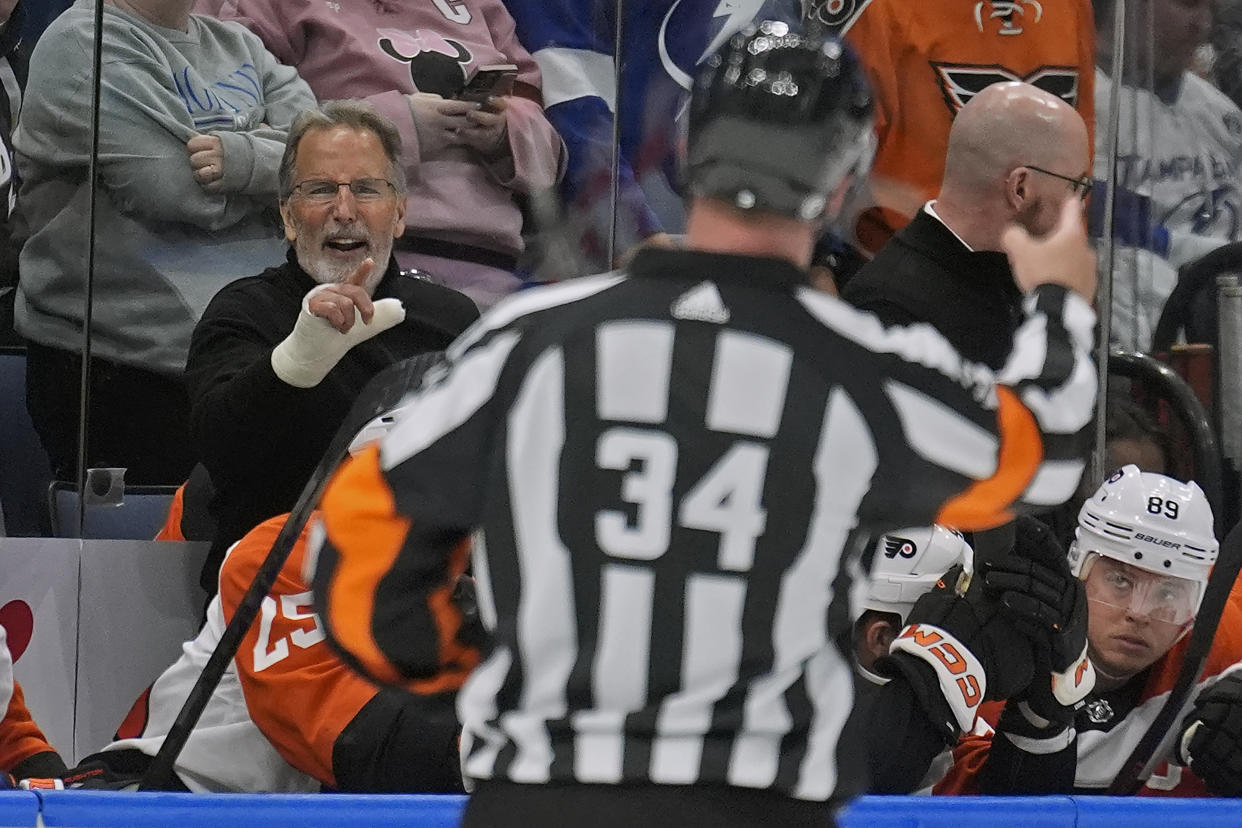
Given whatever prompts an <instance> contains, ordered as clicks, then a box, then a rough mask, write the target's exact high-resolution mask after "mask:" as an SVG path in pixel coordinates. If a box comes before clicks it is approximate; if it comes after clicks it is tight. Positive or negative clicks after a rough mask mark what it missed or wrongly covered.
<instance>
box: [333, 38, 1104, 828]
mask: <svg viewBox="0 0 1242 828" xmlns="http://www.w3.org/2000/svg"><path fill="white" fill-rule="evenodd" d="M869 110H870V99H869V96H868V94H867V92H866V89H865V83H864V81H863V79H862V75H861V71H860V69H859V68H858V66H857V62H856V60H855V58H854V57H853V55H852V54H851V53H850V52H849V51H848V50H847V49H846V48H844V47H843V46H842V45H841V44H840V43H839V42H837V41H834V40H824V39H822V38H820V37H818V36H807V35H802V34H800V33H798V32H796V31H792V30H790V29H789V27H787V26H786V25H785V24H783V23H772V22H765V23H762V24H760V25H759V26H757V27H755V28H752V29H748V30H745V31H744V32H743V33H739V34H738V35H736V36H735V37H734V38H732V39H731V40H730V41H729V42H728V43H727V44H726V45H725V47H724V48H723V49H722V50H721V51H720V52H719V53H718V54H716V55H714V56H713V57H712V58H710V59H709V60H708V61H707V62H706V63H705V64H704V67H703V69H702V71H701V72H700V74H699V75H698V77H697V79H696V83H695V87H694V92H693V97H692V101H691V110H690V120H689V134H688V147H687V150H688V158H687V163H688V165H689V169H688V173H687V180H688V181H689V199H690V201H689V204H690V207H689V221H688V225H687V235H686V244H687V247H686V249H683V250H662V249H643V250H640V251H639V253H638V254H637V255H636V256H635V258H634V260H633V262H632V263H631V265H630V266H629V267H628V268H627V269H626V270H625V271H624V272H621V273H615V274H607V275H604V276H598V277H590V278H583V279H576V280H572V281H570V282H568V283H566V284H562V285H557V286H553V287H549V288H544V289H538V290H533V291H529V292H527V293H524V294H521V295H518V296H516V297H513V298H511V299H510V300H508V301H506V302H505V303H504V304H502V305H500V306H498V307H496V308H495V309H494V310H493V311H492V312H490V313H489V314H488V315H486V316H485V317H484V318H483V319H482V320H480V323H479V324H478V325H476V326H475V327H474V328H473V329H472V330H471V332H469V333H467V334H466V335H465V336H464V337H463V338H461V339H459V340H458V341H457V342H456V343H454V345H453V346H452V347H451V348H450V350H449V354H448V362H447V364H446V366H445V369H444V370H443V371H442V372H441V373H440V375H439V376H437V377H435V378H434V379H432V381H430V382H427V383H426V384H424V386H423V387H422V388H421V389H420V390H419V391H418V393H417V394H416V395H414V396H413V397H412V398H411V400H410V401H409V403H410V407H409V408H408V409H407V411H406V413H405V415H404V416H403V417H402V418H401V419H400V420H399V421H398V422H397V424H396V426H395V427H394V429H393V430H392V431H391V432H390V433H389V435H388V436H387V437H386V438H385V440H384V441H383V442H382V443H381V445H380V446H379V447H378V448H375V449H371V450H368V451H365V452H363V453H362V454H360V455H358V456H357V457H355V458H353V459H351V460H350V461H349V462H348V463H347V464H346V465H345V466H344V467H343V468H342V469H341V470H340V471H338V472H337V474H336V476H335V477H334V479H333V481H332V483H331V485H330V486H329V488H328V490H327V493H326V495H325V497H324V500H323V503H322V510H323V523H324V529H325V534H326V538H325V541H324V543H323V545H322V547H321V548H320V550H319V552H318V567H317V570H316V573H315V576H314V580H313V586H314V592H315V600H316V606H317V607H318V608H319V609H320V615H321V617H322V618H323V620H324V622H325V624H326V632H327V634H328V635H329V637H330V638H331V639H332V640H334V641H335V642H336V644H337V645H338V646H340V647H341V648H342V649H343V650H344V651H345V652H347V653H348V654H349V657H350V658H351V659H352V660H353V661H355V662H356V663H357V664H358V665H359V666H361V667H363V668H364V669H366V670H367V672H368V673H369V674H370V675H371V676H373V677H375V678H377V679H379V680H381V681H385V682H393V683H404V682H409V681H418V680H420V679H421V678H423V677H425V676H427V675H432V674H434V673H435V672H437V671H438V670H440V669H442V665H443V663H444V660H445V658H450V657H451V654H452V647H451V646H450V647H443V646H442V647H429V646H426V641H427V639H425V638H417V637H416V636H415V633H416V632H417V631H426V630H429V629H439V630H440V635H441V640H442V641H446V642H447V641H450V640H451V637H452V630H453V628H454V627H453V622H454V619H453V618H452V616H446V615H444V614H443V613H442V612H441V608H443V607H444V606H445V601H446V598H447V595H448V593H449V591H450V590H451V588H452V584H453V580H454V578H455V577H456V575H457V573H459V572H460V571H461V570H462V569H463V568H464V567H465V565H466V561H465V557H464V551H463V550H462V548H461V546H460V544H461V541H462V539H463V538H465V537H467V536H468V535H469V533H470V532H471V531H472V530H474V529H476V528H481V529H482V534H483V535H484V538H485V541H486V543H485V544H484V545H482V546H480V547H476V548H477V549H478V551H477V553H476V554H475V556H474V570H473V574H474V576H475V578H476V579H477V581H478V584H479V611H480V617H481V618H482V619H483V621H484V623H485V625H486V626H487V627H488V628H489V632H490V633H491V646H490V649H489V652H488V656H487V658H486V659H485V660H484V661H483V663H481V664H480V666H479V667H478V668H477V669H476V670H475V671H474V673H473V674H472V675H471V677H470V679H469V681H468V682H467V685H466V687H465V688H464V689H463V693H462V696H461V698H460V700H459V705H458V707H459V710H460V712H461V714H462V716H463V725H464V729H463V737H462V753H463V766H464V769H465V773H466V775H467V777H468V778H469V779H470V780H472V781H473V783H474V785H475V789H474V791H473V793H472V796H471V798H470V801H469V803H468V805H467V806H466V812H465V815H464V823H463V824H464V825H465V826H467V828H470V827H471V826H482V825H487V826H494V827H496V828H500V827H503V826H508V825H537V824H558V825H585V824H590V825H593V826H611V825H640V824H641V825H651V826H662V825H678V826H706V825H712V826H719V825H784V826H803V825H816V826H823V825H824V824H825V823H830V822H831V819H832V814H833V813H834V812H835V810H836V809H837V807H838V806H839V805H840V804H841V803H842V802H843V801H844V800H845V799H846V798H847V797H849V796H851V795H853V794H854V793H855V792H856V791H857V790H858V787H859V784H860V781H859V779H858V778H857V775H858V774H859V773H860V771H861V770H862V768H861V767H859V766H860V765H861V764H862V763H861V762H859V761H857V759H858V758H859V757H860V756H861V753H860V751H859V749H858V747H857V745H856V744H853V743H852V742H851V741H850V740H848V739H845V740H843V737H842V729H843V727H844V725H845V721H846V719H847V717H848V715H849V711H850V707H851V696H852V692H851V685H852V670H851V668H850V666H849V664H848V661H847V658H846V656H845V654H844V653H843V652H842V651H841V650H839V649H838V648H837V646H836V642H837V640H838V639H839V638H840V637H845V638H846V639H847V640H848V633H849V629H850V625H851V622H850V617H849V600H848V596H849V592H850V586H851V583H852V582H853V580H854V578H855V577H856V576H861V575H862V574H863V573H862V572H861V559H862V558H863V557H864V553H865V552H866V550H867V545H868V538H869V537H873V536H874V534H876V533H877V530H878V531H884V530H887V529H891V528H894V527H899V526H912V525H920V524H922V525H928V524H931V523H933V522H936V521H937V519H939V520H940V521H942V522H948V523H952V524H956V525H960V526H963V527H981V526H986V525H995V524H996V523H1000V522H1003V521H1004V520H1005V519H1006V517H1007V515H1008V511H1009V509H1010V508H1011V507H1012V506H1013V505H1014V504H1015V502H1019V507H1021V508H1027V507H1029V505H1030V504H1036V503H1054V502H1059V501H1060V500H1062V499H1064V498H1065V497H1067V496H1068V495H1069V494H1070V493H1071V492H1072V491H1073V489H1074V487H1075V485H1076V484H1077V480H1078V476H1079V474H1080V472H1081V460H1079V459H1077V458H1078V457H1079V456H1080V455H1079V452H1080V450H1081V448H1082V446H1081V445H1080V441H1079V439H1078V437H1077V435H1079V434H1080V432H1081V430H1082V429H1083V427H1084V426H1085V425H1086V424H1087V423H1088V422H1089V419H1090V416H1091V411H1092V407H1093V401H1094V396H1095V395H1094V370H1093V369H1092V368H1091V366H1090V358H1089V356H1088V353H1087V349H1088V348H1089V347H1090V344H1091V326H1092V324H1093V321H1094V316H1093V314H1092V312H1091V310H1090V308H1089V307H1088V305H1087V302H1086V300H1085V299H1084V298H1083V297H1084V295H1090V294H1091V292H1092V290H1093V287H1094V268H1093V265H1092V257H1091V254H1090V252H1089V250H1088V248H1087V246H1086V241H1085V234H1084V232H1083V230H1082V227H1081V222H1080V218H1079V216H1080V210H1079V207H1078V205H1077V203H1073V204H1071V203H1068V202H1067V204H1066V207H1065V209H1064V211H1063V215H1062V221H1061V222H1060V224H1059V225H1058V230H1057V232H1056V233H1054V234H1053V235H1052V237H1051V238H1050V239H1048V240H1047V241H1044V242H1033V241H1031V240H1030V238H1029V237H1028V236H1027V235H1026V234H1025V233H1024V232H1023V231H1021V230H1018V229H1015V230H1014V231H1013V232H1012V234H1011V236H1010V241H1011V247H1010V249H1011V252H1012V254H1013V256H1014V263H1015V273H1016V274H1017V278H1018V280H1019V282H1020V284H1021V285H1022V286H1023V289H1024V290H1026V291H1029V292H1030V293H1031V296H1030V297H1028V301H1027V303H1026V309H1027V313H1028V314H1029V316H1030V318H1029V321H1028V323H1027V324H1026V325H1025V326H1024V327H1023V329H1022V330H1021V331H1020V332H1019V336H1018V343H1019V344H1018V346H1017V347H1016V348H1015V350H1014V357H1013V360H1012V361H1011V362H1010V363H1009V364H1008V365H1007V366H1006V368H1005V369H1004V371H1003V372H1002V373H1001V374H1000V375H999V376H995V375H993V374H992V373H991V372H989V371H988V370H987V369H986V368H981V367H978V366H974V365H967V364H965V363H963V362H962V361H961V360H960V358H959V357H957V356H956V354H955V353H954V352H953V351H952V349H951V348H950V347H949V345H948V344H947V343H946V342H944V340H943V339H941V338H940V337H939V336H938V335H937V334H935V332H934V331H932V330H930V329H928V328H926V327H922V328H914V329H900V328H890V329H885V328H883V326H881V325H880V324H879V323H878V322H877V321H876V320H875V319H874V318H873V317H870V316H867V315H865V314H862V313H859V312H857V311H854V310H853V309H851V308H849V307H848V306H846V305H844V304H843V303H841V302H840V300H838V299H836V298H834V297H831V296H827V295H825V294H823V293H820V292H818V291H814V290H813V289H811V288H810V287H808V286H806V284H805V280H806V270H805V268H806V266H807V264H808V262H809V261H810V254H811V249H812V246H813V244H814V240H815V236H816V233H817V230H818V227H819V224H820V220H821V218H822V217H823V216H824V214H825V211H826V210H827V211H828V212H829V213H831V208H832V207H835V205H834V201H836V200H837V199H838V198H839V197H840V195H841V194H842V193H843V191H844V189H845V188H847V187H848V186H849V184H850V183H851V181H852V180H853V178H854V177H855V176H856V175H858V174H861V173H863V172H864V171H865V168H866V161H867V158H868V156H869V150H870V144H871V123H870V119H869V117H868V115H869ZM1054 274H1055V275H1054ZM1054 281H1055V282H1057V284H1053V283H1052V282H1054ZM864 533H865V534H864ZM957 600H959V598H958V596H954V595H951V596H948V599H947V600H946V601H944V602H943V603H941V604H940V605H938V606H935V607H932V608H931V609H932V610H934V611H933V612H928V613H927V614H926V615H925V616H924V617H923V618H922V619H921V620H922V621H924V622H926V623H930V624H936V625H937V626H939V627H940V629H941V630H942V633H943V636H948V637H949V638H951V639H953V640H952V641H950V640H949V638H943V637H942V639H941V641H942V642H943V643H944V644H945V645H950V646H954V647H955V648H958V649H957V652H958V654H959V655H961V656H962V657H963V658H965V654H966V653H970V654H971V656H970V660H969V661H968V664H969V669H970V670H971V675H970V678H971V680H972V681H973V682H975V685H974V686H975V687H977V689H978V691H979V695H980V696H981V695H982V694H983V692H985V689H984V684H985V683H987V682H991V681H993V679H994V678H995V680H996V682H997V683H998V684H999V685H1000V686H1001V687H1002V688H1013V687H1015V686H1016V687H1022V686H1024V683H1023V682H1022V681H1021V680H1019V681H1017V682H1016V683H1015V682H1014V681H1013V680H1012V677H1011V676H1010V675H1007V674H1005V671H1004V670H1001V669H998V668H1000V667H1002V666H1003V662H1004V661H1005V660H1006V659H1008V658H1011V657H1019V656H1020V653H1019V652H1018V651H1019V650H1020V649H1021V648H1020V647H1015V646H1013V645H1014V642H1012V641H1011V640H1009V639H1005V640H999V639H996V638H994V637H993V636H992V633H993V631H994V629H993V625H992V624H991V623H989V622H990V621H991V618H990V617H989V618H985V619H982V621H981V623H973V622H975V621H978V620H979V619H977V618H972V619H970V620H971V621H972V623H970V624H962V625H957V624H955V619H956V618H957V617H958V615H957V614H956V613H955V610H957V609H958V605H957V603H956V601H957ZM924 632H929V631H926V630H925V631H924ZM914 637H915V638H916V639H917V640H915V641H912V642H911V649H912V652H909V653H906V654H905V655H908V656H909V658H910V659H911V660H912V661H913V662H914V664H913V665H912V666H911V670H910V672H909V676H911V677H912V678H910V679H909V681H911V682H914V681H917V682H920V684H921V685H922V691H923V692H925V693H926V694H929V695H930V694H931V693H933V692H934V693H940V692H942V691H941V690H940V689H939V688H940V686H941V685H940V683H939V682H940V679H939V676H938V674H936V673H935V667H934V666H933V665H932V664H931V662H932V661H935V660H936V657H937V654H938V653H939V654H941V655H943V653H944V652H945V650H944V648H943V647H940V648H938V647H937V645H936V644H934V643H932V642H931V641H930V635H922V636H919V635H915V636H914ZM920 642H921V643H920ZM920 648H921V650H922V651H921V652H915V651H917V650H919V649H920ZM1013 672H1014V673H1018V672H1020V671H1013ZM1027 675H1028V676H1029V668H1027ZM921 695H922V693H920V696H921ZM966 706H967V707H969V704H968V703H967V705H966ZM968 714H969V710H968V711H967V715H968ZM838 758H841V759H842V760H843V761H840V762H838Z"/></svg>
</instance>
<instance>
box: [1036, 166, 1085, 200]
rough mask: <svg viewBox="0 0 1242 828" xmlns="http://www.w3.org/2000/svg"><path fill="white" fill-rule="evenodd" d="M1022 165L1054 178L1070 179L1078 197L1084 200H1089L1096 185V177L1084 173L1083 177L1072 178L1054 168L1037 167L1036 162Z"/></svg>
mask: <svg viewBox="0 0 1242 828" xmlns="http://www.w3.org/2000/svg"><path fill="white" fill-rule="evenodd" d="M1022 166H1024V167H1026V168H1027V169H1028V170H1034V171H1035V172H1037V173H1043V174H1044V175H1050V176H1052V177H1053V178H1059V179H1061V180H1062V181H1068V182H1069V183H1070V184H1071V185H1072V186H1073V189H1074V192H1075V193H1077V194H1078V197H1079V198H1081V199H1082V200H1083V201H1086V200H1087V196H1089V195H1091V188H1092V187H1094V186H1095V179H1094V178H1092V177H1091V176H1089V175H1084V176H1083V177H1082V178H1071V177H1070V176H1068V175H1061V174H1060V173H1054V172H1053V171H1052V170H1045V169H1044V168H1043V167H1036V166H1035V165H1034V164H1023V165H1022Z"/></svg>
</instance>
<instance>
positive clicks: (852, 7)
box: [802, 0, 871, 36]
mask: <svg viewBox="0 0 1242 828" xmlns="http://www.w3.org/2000/svg"><path fill="white" fill-rule="evenodd" d="M870 4H871V0H802V16H803V17H804V18H805V19H807V20H813V21H815V22H817V23H819V24H820V25H821V26H827V27H828V29H830V30H831V31H832V32H834V33H835V34H837V35H838V36H840V35H843V34H845V33H846V32H847V31H848V30H849V28H850V26H852V25H854V21H855V20H857V19H858V17H859V15H861V14H862V13H863V10H864V9H865V8H867V6H868V5H870Z"/></svg>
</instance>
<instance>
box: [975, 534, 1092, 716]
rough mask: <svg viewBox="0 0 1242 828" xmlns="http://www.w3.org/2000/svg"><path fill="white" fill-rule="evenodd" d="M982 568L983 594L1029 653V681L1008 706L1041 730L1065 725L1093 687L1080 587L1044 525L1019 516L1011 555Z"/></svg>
mask: <svg viewBox="0 0 1242 828" xmlns="http://www.w3.org/2000/svg"><path fill="white" fill-rule="evenodd" d="M983 569H984V572H983V578H984V584H985V588H984V590H985V592H986V593H987V594H988V595H990V596H992V597H994V598H995V599H996V600H998V601H1000V603H1001V605H1002V606H1004V608H1005V611H1006V612H1007V613H1008V614H1009V616H1010V617H1011V618H1012V620H1013V623H1014V624H1015V625H1016V626H1017V628H1018V629H1019V630H1021V631H1022V632H1023V633H1024V634H1025V635H1026V636H1027V637H1028V638H1029V639H1030V640H1031V643H1032V644H1033V645H1034V648H1035V653H1036V661H1037V665H1038V668H1037V670H1036V672H1035V678H1034V680H1033V681H1032V682H1031V685H1030V687H1029V688H1028V690H1027V691H1026V692H1025V693H1022V694H1020V695H1018V696H1016V697H1014V698H1013V699H1011V701H1013V702H1018V703H1021V707H1022V712H1023V714H1024V715H1025V716H1026V718H1027V720H1028V721H1029V722H1030V723H1031V724H1032V725H1034V726H1035V727H1036V728H1037V729H1039V730H1041V731H1042V730H1044V729H1046V728H1048V727H1049V725H1050V724H1052V723H1060V725H1061V727H1064V726H1067V725H1069V724H1071V723H1072V722H1073V719H1074V710H1075V709H1076V707H1077V706H1078V704H1079V703H1080V702H1081V701H1082V700H1083V699H1084V698H1085V697H1086V696H1087V694H1088V693H1090V692H1091V690H1092V688H1094V687H1095V670H1094V668H1093V667H1092V666H1091V662H1090V661H1088V660H1087V592H1086V588H1085V587H1084V586H1083V583H1082V581H1080V580H1078V579H1077V578H1075V577H1074V575H1073V574H1072V573H1071V572H1070V568H1069V562H1068V561H1067V560H1066V557H1065V551H1064V550H1063V549H1062V548H1061V546H1060V544H1059V543H1057V540H1056V538H1054V537H1053V535H1052V532H1051V531H1050V530H1049V529H1048V528H1047V527H1046V526H1044V524H1042V523H1040V522H1039V521H1038V520H1036V519H1035V518H1032V517H1027V516H1023V517H1020V518H1018V521H1017V526H1016V534H1015V544H1014V549H1013V552H1012V553H1011V554H1009V555H1002V556H1000V557H998V558H996V559H995V560H992V561H987V562H986V563H984V564H983ZM1043 676H1050V678H1048V679H1046V678H1043ZM1057 729H1058V730H1059V729H1060V728H1059V727H1058V728H1057Z"/></svg>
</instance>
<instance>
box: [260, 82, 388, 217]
mask: <svg viewBox="0 0 1242 828" xmlns="http://www.w3.org/2000/svg"><path fill="white" fill-rule="evenodd" d="M342 126H343V127H350V128H352V129H357V130H365V131H367V132H372V133H374V134H375V137H376V138H379V142H380V145H381V146H382V147H383V148H384V155H385V156H387V157H388V180H389V181H391V182H392V184H393V186H394V187H396V188H397V194H398V195H402V196H404V195H405V188H406V183H405V167H404V166H402V164H401V133H400V132H398V131H397V126H396V125H395V124H394V123H393V122H392V121H390V120H388V118H386V117H384V116H383V115H382V114H380V111H379V110H378V109H376V108H375V106H374V105H372V104H371V103H370V102H369V101H362V100H357V99H351V100H344V101H324V102H323V103H322V104H320V105H319V108H318V109H308V110H306V111H305V112H303V113H301V114H300V115H298V116H297V117H296V118H294V119H293V126H291V127H289V137H288V138H287V139H286V140H285V154H284V156H282V157H281V159H280V182H279V183H280V200H281V201H282V202H284V201H288V200H289V196H291V195H293V170H294V167H295V166H296V165H297V161H298V144H300V143H301V141H302V139H303V138H304V137H305V136H306V133H308V132H310V131H311V130H320V129H332V128H334V127H342Z"/></svg>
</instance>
